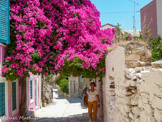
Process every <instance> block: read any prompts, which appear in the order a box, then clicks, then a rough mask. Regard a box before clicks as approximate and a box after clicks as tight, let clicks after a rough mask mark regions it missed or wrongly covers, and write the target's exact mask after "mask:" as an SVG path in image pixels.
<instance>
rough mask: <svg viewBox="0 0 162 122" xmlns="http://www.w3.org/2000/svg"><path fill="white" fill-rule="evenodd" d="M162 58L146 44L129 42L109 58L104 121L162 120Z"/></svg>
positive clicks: (156, 121) (148, 121) (104, 94)
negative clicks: (153, 55)
mask: <svg viewBox="0 0 162 122" xmlns="http://www.w3.org/2000/svg"><path fill="white" fill-rule="evenodd" d="M161 67H162V61H158V62H154V63H151V51H150V49H149V47H148V46H147V45H146V44H144V43H139V42H129V43H127V44H126V45H124V46H119V47H117V48H116V49H114V50H113V51H111V52H110V53H109V54H108V55H107V57H106V77H105V82H103V109H104V110H103V112H104V122H162V69H161Z"/></svg>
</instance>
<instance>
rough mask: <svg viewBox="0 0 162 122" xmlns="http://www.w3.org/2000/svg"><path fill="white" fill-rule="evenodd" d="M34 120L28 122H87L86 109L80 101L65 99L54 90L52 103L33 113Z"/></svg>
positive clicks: (77, 99)
mask: <svg viewBox="0 0 162 122" xmlns="http://www.w3.org/2000/svg"><path fill="white" fill-rule="evenodd" d="M35 116H36V118H33V119H32V120H30V122H88V120H89V117H88V109H87V108H86V107H84V106H83V104H82V99H81V98H77V97H71V98H65V97H63V96H62V95H61V94H60V93H59V92H58V90H57V89H54V99H53V102H52V103H51V104H50V105H48V106H46V107H42V108H41V109H39V110H37V111H36V113H35Z"/></svg>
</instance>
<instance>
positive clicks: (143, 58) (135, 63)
mask: <svg viewBox="0 0 162 122" xmlns="http://www.w3.org/2000/svg"><path fill="white" fill-rule="evenodd" d="M151 57H152V54H151V49H150V48H149V46H148V45H147V44H146V43H142V42H136V41H134V42H130V43H128V44H127V45H126V46H125V64H126V66H127V67H129V68H135V67H142V66H148V65H150V64H151Z"/></svg>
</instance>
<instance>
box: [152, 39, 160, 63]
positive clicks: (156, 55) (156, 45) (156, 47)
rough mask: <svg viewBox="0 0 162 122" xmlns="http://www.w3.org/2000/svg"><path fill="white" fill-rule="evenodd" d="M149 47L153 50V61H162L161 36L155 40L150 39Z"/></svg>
mask: <svg viewBox="0 0 162 122" xmlns="http://www.w3.org/2000/svg"><path fill="white" fill-rule="evenodd" d="M149 45H150V48H151V50H152V61H157V60H160V59H162V38H161V37H160V36H158V37H157V38H155V39H153V38H150V41H149Z"/></svg>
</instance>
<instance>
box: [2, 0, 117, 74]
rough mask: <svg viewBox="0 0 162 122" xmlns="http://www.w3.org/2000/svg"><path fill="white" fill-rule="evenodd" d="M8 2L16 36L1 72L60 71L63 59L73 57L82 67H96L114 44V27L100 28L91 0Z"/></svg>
mask: <svg viewBox="0 0 162 122" xmlns="http://www.w3.org/2000/svg"><path fill="white" fill-rule="evenodd" d="M15 1H16V2H15ZM10 2H11V4H10V8H11V12H10V22H11V23H10V24H11V25H13V26H14V29H15V30H14V32H11V33H14V34H15V35H16V36H15V37H16V38H15V39H14V40H15V42H14V43H15V50H13V51H12V52H11V53H10V55H9V56H8V57H7V58H6V59H5V62H7V63H4V68H3V70H2V71H3V73H4V74H5V73H10V72H11V71H14V75H16V76H19V77H22V76H23V75H24V73H25V72H39V73H44V74H45V75H48V73H53V72H56V71H57V72H61V71H62V67H63V66H64V65H65V60H67V61H73V60H74V59H75V57H78V58H79V59H81V60H82V61H83V68H85V69H89V68H93V69H94V70H97V68H98V67H97V66H98V64H99V63H100V59H102V58H103V57H104V55H105V53H106V49H107V48H108V46H111V45H112V44H113V41H112V40H113V38H114V36H115V31H114V29H105V30H101V29H100V27H101V22H100V20H99V17H100V13H99V11H98V10H97V9H96V7H95V6H94V4H92V3H91V2H90V0H10ZM11 40H12V39H11ZM8 62H10V63H8ZM99 71H100V72H104V71H105V70H104V68H103V67H102V68H99ZM96 74H97V72H96Z"/></svg>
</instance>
